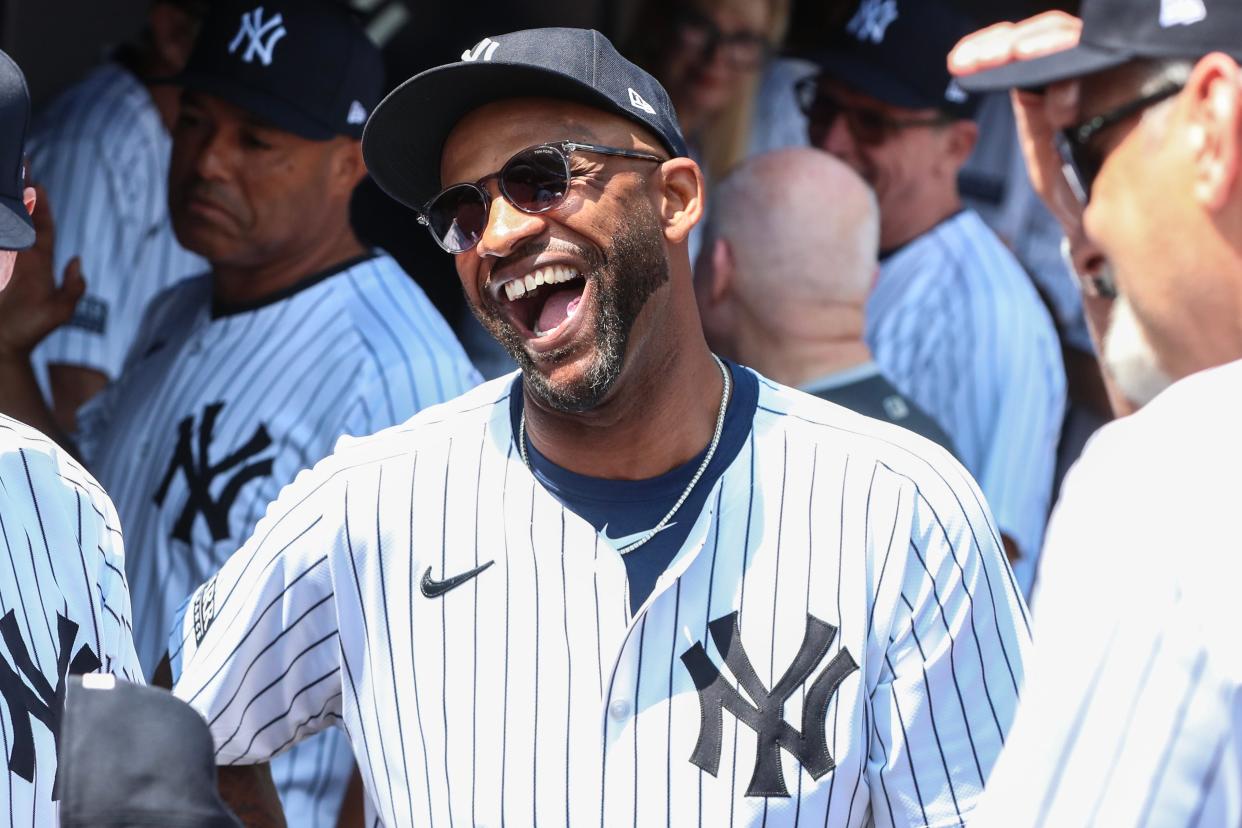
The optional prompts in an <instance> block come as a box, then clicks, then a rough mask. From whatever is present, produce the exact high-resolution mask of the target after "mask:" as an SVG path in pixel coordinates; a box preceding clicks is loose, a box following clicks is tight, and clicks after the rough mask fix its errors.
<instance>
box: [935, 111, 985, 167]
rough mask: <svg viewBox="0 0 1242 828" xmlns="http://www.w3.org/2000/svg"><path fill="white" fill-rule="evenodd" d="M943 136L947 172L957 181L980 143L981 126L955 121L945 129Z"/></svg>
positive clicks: (971, 122) (966, 121) (969, 122)
mask: <svg viewBox="0 0 1242 828" xmlns="http://www.w3.org/2000/svg"><path fill="white" fill-rule="evenodd" d="M943 134H944V149H945V152H944V153H943V156H942V157H943V158H944V161H945V165H946V167H945V172H946V173H947V174H948V175H949V176H951V177H952V178H954V179H956V178H957V174H958V172H960V171H961V169H962V167H964V166H966V162H967V161H969V160H970V156H971V155H972V154H973V153H974V151H975V145H976V144H978V143H979V125H978V124H976V123H975V122H974V121H968V120H960V121H954V122H953V123H951V124H949V125H948V126H946V127H945V128H944V133H943Z"/></svg>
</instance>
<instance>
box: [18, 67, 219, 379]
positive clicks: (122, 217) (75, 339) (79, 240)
mask: <svg viewBox="0 0 1242 828" xmlns="http://www.w3.org/2000/svg"><path fill="white" fill-rule="evenodd" d="M170 151H171V139H170V137H169V135H168V133H167V131H166V130H165V128H164V125H163V123H162V122H161V120H160V116H159V113H158V111H156V109H155V105H154V103H153V102H152V101H151V96H150V94H149V93H148V92H147V90H146V88H145V87H144V86H143V85H142V84H141V82H140V81H139V80H138V79H137V78H136V77H134V76H133V75H132V74H130V73H129V72H128V71H127V70H125V69H123V68H121V67H120V66H118V65H116V64H106V65H104V66H101V67H100V68H98V69H96V70H95V71H94V72H92V73H91V74H90V75H88V76H87V77H86V78H85V79H84V80H83V81H82V82H81V83H79V84H78V85H77V86H75V87H73V88H71V89H70V90H68V91H67V92H65V93H64V94H63V95H62V96H61V97H60V98H58V99H57V100H55V101H54V102H53V103H52V105H51V106H50V108H49V109H48V111H47V112H46V113H44V114H43V115H42V116H41V117H40V119H39V122H38V124H37V127H36V131H35V134H34V136H33V137H32V139H31V176H32V178H33V180H34V181H36V182H37V183H38V184H40V186H42V187H43V189H44V190H45V191H46V193H47V198H48V202H49V205H42V206H43V208H44V209H50V210H51V211H52V217H53V219H54V221H55V226H56V237H55V248H54V250H53V265H52V266H53V271H54V273H55V274H56V277H57V278H60V276H61V274H62V273H63V272H64V268H65V265H66V264H68V262H69V260H70V259H72V258H73V257H74V256H79V257H81V261H82V274H83V277H84V278H85V280H86V286H87V287H86V294H85V295H84V296H83V297H82V299H81V300H80V302H79V304H78V308H77V311H76V313H75V315H74V317H73V318H72V319H71V320H70V321H69V322H68V323H66V324H65V325H63V326H62V327H61V328H59V329H58V330H56V331H54V332H53V333H52V334H51V335H50V336H49V337H48V338H47V339H46V340H45V341H44V342H43V343H41V344H40V346H39V348H38V349H36V351H35V355H34V359H35V363H36V365H37V366H39V367H40V369H41V368H42V367H44V366H46V365H49V364H66V365H74V366H81V367H85V368H90V369H93V370H96V371H99V372H101V373H103V374H105V375H107V376H108V378H109V379H115V378H116V377H117V376H118V375H119V374H120V371H121V367H122V364H123V362H124V359H125V357H126V355H127V353H128V351H129V348H130V345H131V342H132V340H133V338H134V336H135V335H136V334H137V331H138V325H139V322H140V320H141V318H142V314H143V311H144V310H145V308H146V304H147V302H148V301H149V300H150V299H151V298H152V297H153V296H155V295H156V294H157V293H158V292H159V291H160V290H162V289H163V288H165V287H167V286H168V285H170V284H172V283H174V282H175V281H177V280H178V279H180V278H182V277H185V276H189V275H192V274H194V273H197V272H203V271H204V270H206V264H205V262H203V261H202V260H201V259H200V258H199V257H198V256H196V255H194V254H191V253H189V252H187V251H186V250H184V249H183V248H181V247H180V245H179V244H178V243H177V241H176V238H175V236H174V235H173V232H172V227H171V223H170V221H169V217H168V206H167V177H168V159H169V153H170Z"/></svg>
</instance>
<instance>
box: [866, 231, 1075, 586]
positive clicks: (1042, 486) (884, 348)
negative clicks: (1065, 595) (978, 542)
mask: <svg viewBox="0 0 1242 828" xmlns="http://www.w3.org/2000/svg"><path fill="white" fill-rule="evenodd" d="M867 344H868V345H870V346H871V349H872V351H873V352H874V354H875V360H876V362H878V363H879V364H880V367H881V368H882V369H883V371H884V373H885V374H886V375H887V376H889V377H890V378H891V379H892V380H893V383H894V384H895V385H896V386H897V388H898V389H900V390H901V392H902V393H903V394H905V395H906V396H908V397H910V398H911V399H912V400H914V402H915V404H917V405H918V406H919V407H920V408H922V409H923V410H924V411H926V412H927V413H928V414H930V415H931V417H932V419H934V420H935V421H936V422H937V423H939V424H940V426H941V427H942V428H944V430H945V431H946V432H948V434H949V437H950V438H951V439H952V440H953V447H954V448H955V449H956V450H957V455H958V457H960V458H961V460H962V463H963V464H965V466H966V468H967V469H969V470H970V472H971V474H973V475H974V476H975V478H976V479H977V480H978V481H979V486H980V488H982V489H983V493H984V494H985V495H986V496H987V501H988V504H989V505H990V506H991V507H992V510H993V512H994V513H995V515H996V522H997V523H998V524H999V525H1000V529H1001V531H1002V532H1003V533H1004V534H1006V535H1008V536H1009V537H1011V538H1013V539H1014V541H1016V542H1017V544H1018V547H1019V549H1020V550H1021V553H1022V560H1021V561H1019V563H1018V565H1017V566H1016V567H1015V571H1016V574H1017V576H1018V582H1019V584H1020V585H1021V588H1022V590H1023V592H1024V593H1025V592H1028V591H1029V589H1030V586H1031V582H1032V580H1033V578H1034V572H1035V565H1036V562H1037V561H1038V557H1039V550H1040V547H1041V545H1042V540H1043V534H1044V524H1045V521H1046V518H1047V516H1048V510H1049V509H1050V508H1051V497H1052V477H1053V472H1054V470H1055V464H1056V449H1057V442H1058V441H1059V439H1060V434H1061V422H1062V419H1063V417H1064V415H1065V369H1064V367H1063V365H1062V361H1061V348H1060V345H1059V343H1058V340H1057V335H1056V330H1055V329H1054V327H1053V324H1052V320H1051V318H1050V317H1049V316H1048V311H1047V310H1046V309H1045V308H1044V306H1043V303H1042V302H1041V301H1040V299H1039V296H1038V294H1037V293H1036V292H1035V289H1034V287H1033V286H1032V285H1031V282H1030V279H1029V278H1028V277H1027V275H1026V274H1025V273H1024V272H1023V271H1022V269H1021V267H1020V266H1019V265H1018V263H1017V261H1016V260H1015V259H1014V258H1013V255H1012V254H1011V253H1009V251H1008V250H1006V249H1005V248H1004V246H1003V245H1002V244H1001V243H1000V240H999V239H997V238H996V236H995V234H993V233H992V231H991V230H989V229H988V228H987V226H986V225H984V223H983V221H982V220H981V219H980V218H979V217H978V216H977V215H976V214H974V213H972V212H969V211H965V212H962V213H959V214H958V215H957V216H955V217H953V218H951V219H949V220H947V221H945V222H943V223H942V224H940V225H938V226H937V227H936V228H935V229H933V230H931V231H930V232H928V233H926V234H924V235H923V236H920V237H919V238H918V239H916V240H914V241H913V242H911V243H910V244H908V245H907V246H906V247H903V248H902V249H901V250H900V251H899V252H897V253H894V254H893V255H892V256H890V257H889V258H888V259H886V260H885V262H884V264H883V265H882V268H881V274H880V279H879V283H878V284H877V285H876V289H875V291H874V292H873V293H872V295H871V298H870V300H869V301H868V304H867Z"/></svg>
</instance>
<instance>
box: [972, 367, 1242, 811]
mask: <svg viewBox="0 0 1242 828" xmlns="http://www.w3.org/2000/svg"><path fill="white" fill-rule="evenodd" d="M1239 400H1242V361H1239V362H1234V363H1232V364H1230V365H1228V366H1225V367H1222V368H1217V369H1214V370H1211V371H1206V372H1203V373H1201V374H1198V375H1195V376H1193V377H1190V378H1188V379H1185V380H1183V381H1181V382H1179V383H1177V384H1176V385H1174V386H1173V387H1171V388H1169V389H1168V390H1167V391H1165V392H1164V393H1163V394H1162V395H1161V396H1159V397H1158V398H1157V399H1156V400H1155V401H1154V402H1152V403H1151V404H1149V405H1148V406H1146V407H1145V408H1143V409H1142V410H1141V411H1139V412H1138V413H1137V414H1135V415H1133V416H1131V417H1127V418H1125V419H1123V420H1118V421H1117V422H1115V423H1112V424H1110V425H1107V426H1105V427H1104V428H1103V429H1102V430H1101V431H1100V432H1098V433H1097V435H1096V436H1095V437H1094V438H1093V440H1092V441H1091V442H1090V443H1088V445H1087V448H1086V450H1085V451H1084V452H1083V455H1082V457H1081V458H1080V459H1079V461H1078V463H1077V464H1076V465H1075V466H1074V468H1073V469H1071V471H1070V473H1069V476H1068V477H1067V478H1066V481H1065V485H1064V488H1063V491H1062V495H1061V499H1060V501H1059V504H1058V506H1057V509H1056V511H1055V512H1054V513H1053V516H1052V520H1051V523H1050V524H1049V527H1048V543H1047V546H1046V548H1045V552H1044V559H1043V562H1042V564H1041V567H1040V578H1039V583H1038V586H1037V588H1036V600H1037V602H1038V608H1039V611H1038V614H1037V616H1036V628H1035V641H1036V646H1035V649H1034V652H1033V656H1032V660H1031V672H1030V682H1029V683H1028V685H1027V690H1026V696H1025V698H1024V700H1023V703H1022V705H1021V708H1020V712H1019V715H1018V721H1017V723H1016V724H1015V727H1014V733H1013V737H1012V739H1011V741H1010V744H1009V745H1008V746H1007V747H1006V749H1005V751H1004V753H1003V754H1002V758H1001V762H1000V764H999V766H998V768H997V772H996V776H995V777H994V779H993V780H992V787H991V788H989V791H988V796H987V798H986V803H987V804H986V805H985V807H984V810H985V811H986V818H984V817H983V816H981V818H980V820H979V821H978V822H977V824H979V825H988V826H992V825H997V826H1000V825H1003V826H1006V828H1022V826H1028V825H1029V826H1035V825H1041V826H1042V825H1049V826H1052V825H1055V826H1058V828H1062V826H1064V827H1065V828H1074V826H1086V825H1106V826H1109V827H1110V828H1112V826H1151V828H1189V826H1218V825H1239V824H1242V647H1240V646H1239V645H1238V640H1237V639H1238V636H1237V605H1238V584H1239V583H1242V541H1240V540H1239V538H1238V531H1237V512H1238V493H1239V485H1238V469H1239V468H1240V467H1242V431H1240V430H1239V428H1238V417H1237V409H1238V401H1239Z"/></svg>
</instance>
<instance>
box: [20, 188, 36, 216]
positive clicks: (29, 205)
mask: <svg viewBox="0 0 1242 828" xmlns="http://www.w3.org/2000/svg"><path fill="white" fill-rule="evenodd" d="M38 200H39V198H38V195H37V194H36V191H35V188H34V187H27V188H26V189H24V190H22V203H23V204H25V205H26V212H27V213H29V214H30V215H32V216H33V215H34V211H35V203H36V202H38Z"/></svg>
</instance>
